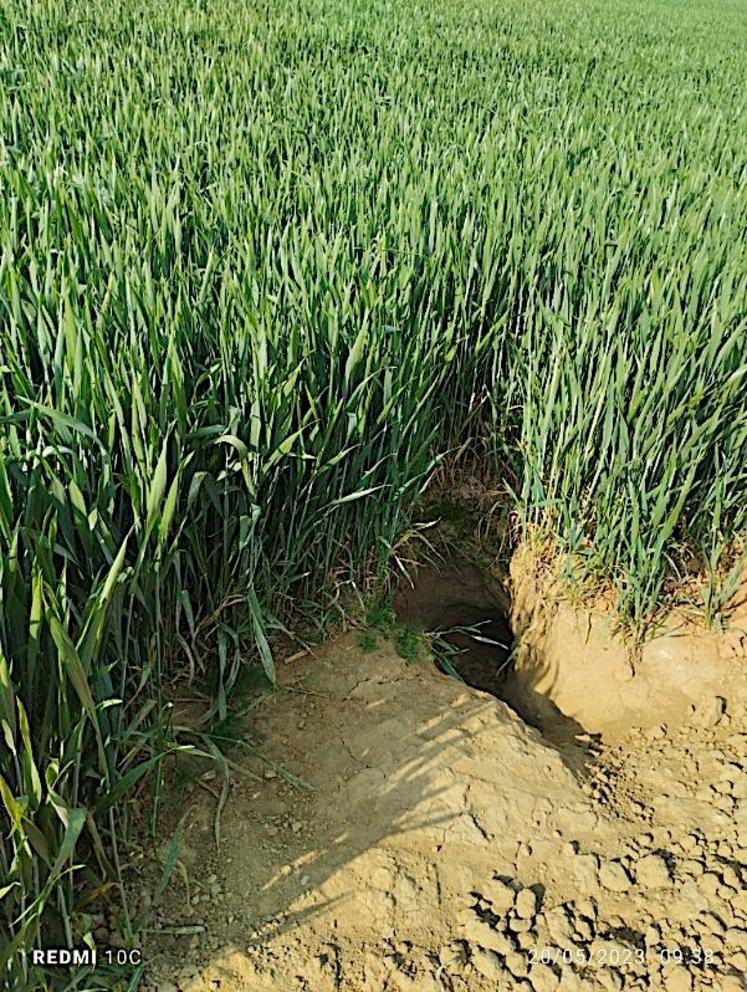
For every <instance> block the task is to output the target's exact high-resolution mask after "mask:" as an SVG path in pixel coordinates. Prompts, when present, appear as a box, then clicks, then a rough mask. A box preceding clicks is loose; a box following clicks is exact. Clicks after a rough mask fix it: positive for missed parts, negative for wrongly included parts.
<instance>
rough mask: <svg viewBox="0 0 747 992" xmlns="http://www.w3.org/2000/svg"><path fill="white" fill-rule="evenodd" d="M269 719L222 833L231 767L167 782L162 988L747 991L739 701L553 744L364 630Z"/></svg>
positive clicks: (157, 941) (257, 722)
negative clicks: (184, 783)
mask: <svg viewBox="0 0 747 992" xmlns="http://www.w3.org/2000/svg"><path fill="white" fill-rule="evenodd" d="M589 691H593V685H590V687H589ZM255 713H256V715H255V717H254V720H253V724H252V731H251V735H250V739H251V740H252V741H255V742H258V741H259V742H261V746H262V748H263V750H264V753H265V754H266V755H268V756H269V758H270V759H272V760H273V761H274V762H276V763H277V764H276V765H268V764H267V763H264V762H260V761H255V762H254V764H253V765H252V766H251V767H252V768H253V770H254V772H255V773H256V776H257V777H256V778H247V777H242V776H236V777H235V778H234V780H233V784H232V787H231V790H230V793H229V795H228V798H227V801H226V803H225V806H224V807H223V809H222V815H221V818H220V823H219V824H218V832H219V835H220V847H217V846H216V822H215V814H216V807H217V803H216V797H217V796H218V795H219V793H220V789H221V781H220V778H219V777H214V776H215V772H214V771H208V772H206V773H204V774H203V776H202V777H201V778H200V779H199V780H198V781H197V782H196V783H192V784H191V785H189V786H188V787H187V789H186V791H185V793H184V796H183V798H180V799H178V800H177V798H176V797H173V798H172V806H173V809H171V811H170V818H171V823H170V826H171V829H172V830H173V829H174V828H175V826H176V824H177V823H178V821H179V820H182V822H183V828H182V829H183V835H182V841H181V847H180V851H179V861H178V864H177V866H176V870H175V871H174V873H173V877H172V881H171V883H170V884H169V886H168V888H167V889H166V892H165V893H164V895H163V896H162V897H161V900H160V902H159V903H158V905H157V907H155V908H154V909H153V911H152V924H151V929H150V930H149V931H148V932H146V933H145V935H144V950H145V958H146V959H147V960H148V961H149V968H148V972H147V979H146V982H147V984H146V989H148V990H150V992H177V990H179V992H208V990H209V992H239V990H242V992H243V990H248V992H264V990H273V992H277V990H279V992H327V990H344V992H389V990H412V992H420V990H422V992H441V990H449V992H467V990H469V992H482V990H488V989H490V990H504V989H505V990H513V989H516V990H523V992H551V990H555V989H557V990H589V992H591V990H602V989H604V990H622V989H631V990H633V989H655V990H656V989H663V990H668V992H690V990H698V989H712V990H714V992H738V990H742V989H744V988H745V987H747V986H746V985H745V980H744V977H743V976H744V975H745V973H747V867H745V862H746V861H747V776H746V775H745V766H746V762H747V733H746V732H745V711H744V707H743V706H740V705H738V704H737V705H732V704H731V703H729V704H726V703H725V702H724V700H723V699H721V698H720V697H711V698H707V699H704V700H703V701H702V703H701V704H700V705H699V706H698V707H697V709H695V710H694V711H693V712H692V713H691V714H690V716H689V717H688V718H687V719H686V720H685V722H684V723H682V724H680V725H679V726H677V727H670V728H667V727H664V726H662V727H654V728H653V729H648V730H646V731H641V730H636V729H635V728H631V729H630V732H629V733H628V734H627V735H625V736H622V737H620V738H618V739H617V740H615V741H614V742H610V743H603V742H601V741H599V740H598V739H592V738H590V737H589V736H588V735H583V734H580V735H576V736H575V737H569V738H568V739H566V740H562V739H561V740H558V737H557V735H554V738H553V739H554V741H555V742H554V744H551V743H549V741H548V739H547V738H546V737H545V736H543V734H542V732H541V730H539V729H535V728H533V727H531V726H529V725H527V724H526V723H525V722H524V721H523V720H522V719H521V718H520V717H519V716H518V715H517V714H516V713H515V712H514V711H513V710H512V709H511V708H510V707H509V706H508V705H507V704H506V703H504V702H501V701H500V700H498V699H496V698H495V697H493V696H492V695H488V694H486V693H483V692H479V691H477V690H474V689H471V688H469V687H467V686H465V685H464V684H462V683H460V682H458V681H457V680H455V679H453V678H449V677H447V676H445V675H442V674H440V673H439V672H438V671H437V670H436V669H435V668H434V666H433V665H431V664H428V663H425V662H420V663H410V664H408V663H406V662H405V661H403V660H402V659H401V658H400V657H398V656H397V654H396V652H395V651H394V649H393V648H392V647H391V646H390V645H388V644H386V645H383V646H380V647H379V648H378V649H377V650H375V651H372V652H370V653H363V652H362V651H361V649H360V646H359V642H358V638H357V637H356V636H354V635H352V634H351V635H345V636H342V637H341V638H338V639H336V640H335V641H333V642H331V643H330V644H328V645H327V646H326V647H324V648H323V649H320V650H319V652H318V653H317V654H316V656H313V657H312V656H308V657H306V658H305V659H302V660H300V661H298V660H296V661H294V662H293V663H292V664H287V665H285V666H283V670H282V671H281V673H280V678H279V687H278V688H277V689H276V690H275V691H274V692H272V693H270V694H268V695H267V696H266V697H265V698H264V700H263V702H262V704H261V705H260V706H259V707H257V709H256V711H255ZM550 736H551V737H553V735H550ZM237 760H238V759H237ZM242 760H243V759H242ZM288 773H290V774H288ZM295 777H297V778H298V779H302V780H304V782H305V783H307V784H308V786H309V788H304V787H301V786H300V785H299V784H298V782H297V781H296V778H295ZM168 848H169V841H168V840H167V841H165V842H164V844H163V845H162V847H161V850H160V857H161V861H162V862H164V861H167V859H168V850H167V849H168ZM149 870H151V871H152V872H153V874H152V876H150V877H149V875H148V871H149ZM159 871H160V869H158V866H157V865H154V866H152V867H151V868H150V869H147V868H145V869H144V870H143V873H142V875H141V876H140V883H138V884H139V885H141V889H138V888H137V887H136V891H135V892H134V898H135V900H137V899H138V898H141V900H142V902H143V903H148V902H149V901H150V894H149V893H150V892H152V888H153V883H154V881H155V880H157V878H158V875H159Z"/></svg>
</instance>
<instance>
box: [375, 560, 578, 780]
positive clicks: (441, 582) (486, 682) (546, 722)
mask: <svg viewBox="0 0 747 992" xmlns="http://www.w3.org/2000/svg"><path fill="white" fill-rule="evenodd" d="M413 583H414V584H413V585H412V586H409V585H403V586H402V587H401V588H400V589H399V590H398V592H397V595H396V596H395V600H394V611H395V614H396V616H397V622H398V623H399V624H400V625H402V626H406V627H412V628H415V629H417V630H421V631H424V632H425V633H427V634H430V635H433V634H434V633H436V632H441V633H440V634H439V635H438V640H440V641H442V642H445V643H446V644H447V645H449V649H448V654H447V655H446V657H447V658H448V663H449V664H451V665H453V668H454V670H455V672H456V674H458V675H459V677H460V678H461V679H462V680H463V681H464V682H465V683H466V684H467V685H469V686H472V688H474V689H479V690H481V691H482V692H488V693H490V694H491V695H493V696H495V697H497V698H498V699H500V700H502V701H503V702H505V703H506V704H507V705H508V706H510V707H511V709H513V710H514V711H515V712H516V713H517V714H518V715H519V716H520V717H521V718H522V719H523V720H524V722H525V723H527V724H529V725H530V726H531V727H534V728H535V729H536V730H539V732H540V733H541V734H542V736H543V737H544V739H545V740H546V742H547V743H548V744H550V745H551V746H552V747H554V748H556V749H557V750H559V751H560V752H561V754H562V755H563V757H564V759H565V760H566V762H567V763H568V765H569V766H570V767H572V768H573V769H574V770H576V771H581V770H582V769H583V768H584V767H585V766H586V765H587V763H588V761H589V759H590V758H591V757H592V751H593V745H594V742H593V741H592V740H591V739H590V735H588V734H587V733H586V731H585V729H584V727H582V726H581V724H579V723H578V722H577V721H576V720H573V719H572V718H570V717H568V716H566V715H565V714H563V713H561V711H560V710H559V709H558V708H557V706H555V704H554V703H553V702H552V701H551V700H550V699H548V698H547V697H546V696H544V695H541V694H540V693H537V692H534V691H533V690H531V689H530V688H528V687H527V686H526V685H524V684H522V682H521V680H519V679H517V678H516V677H515V675H514V672H513V667H512V657H513V655H512V652H513V648H514V634H513V631H512V630H511V625H510V620H509V617H510V612H511V604H510V601H509V597H508V595H507V594H506V592H505V590H504V589H503V588H502V586H501V584H500V583H499V582H498V581H497V580H496V579H494V578H493V577H492V576H490V575H488V574H485V573H484V572H483V571H482V570H481V569H480V568H479V567H478V566H477V565H476V564H475V563H474V562H471V561H469V560H466V559H465V560H458V561H449V562H443V563H441V564H440V566H438V567H435V566H427V567H421V568H420V569H419V570H418V572H417V574H416V576H415V577H414V580H413ZM455 628H457V629H455ZM464 628H470V629H469V630H465V629H464ZM436 643H437V642H436V641H433V640H432V644H433V645H434V646H435V645H436ZM435 655H436V658H437V663H438V652H436V653H435ZM439 667H441V668H442V669H443V667H444V666H443V664H441V665H440V666H439ZM452 674H453V673H452ZM579 738H582V739H581V740H579Z"/></svg>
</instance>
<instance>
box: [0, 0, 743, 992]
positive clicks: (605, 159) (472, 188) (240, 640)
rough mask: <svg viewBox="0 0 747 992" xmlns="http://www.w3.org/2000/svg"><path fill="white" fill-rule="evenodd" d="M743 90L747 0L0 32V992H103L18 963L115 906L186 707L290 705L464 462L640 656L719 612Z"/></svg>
mask: <svg viewBox="0 0 747 992" xmlns="http://www.w3.org/2000/svg"><path fill="white" fill-rule="evenodd" d="M745 79H747V3H746V2H745V0H724V2H715V0H652V2H644V0H614V2H602V0H584V2H582V0H473V2H472V3H456V2H455V0H428V2H424V0H397V2H394V0H349V2H343V0H296V2H292V3H291V2H289V0H275V2H272V3H269V2H265V0H168V2H166V0H122V2H121V3H116V4H112V3H105V2H103V0H85V2H84V0H70V2H69V3H65V4H62V3H57V2H54V0H0V125H1V126H0V730H1V733H0V984H3V987H7V988H9V989H11V990H21V989H27V988H34V989H35V988H47V987H49V988H52V987H55V988H56V987H58V986H59V987H68V986H66V984H65V982H66V981H69V982H70V985H69V987H70V988H73V987H75V988H84V987H89V986H87V985H86V984H85V981H86V980H85V979H84V978H77V979H75V981H77V982H78V984H74V981H73V976H71V975H68V976H67V978H65V976H64V975H63V974H61V973H58V972H55V973H52V972H49V973H45V972H43V971H41V970H39V969H35V968H34V967H33V966H32V964H31V961H30V957H29V956H28V955H24V954H23V953H22V952H23V951H24V950H28V949H30V948H32V947H34V946H39V945H40V944H44V943H45V942H46V943H49V942H50V940H53V941H56V942H57V943H63V944H64V943H67V942H68V941H70V942H74V940H73V937H74V934H73V928H74V927H77V926H79V925H80V921H81V920H83V921H84V922H85V912H86V899H90V897H91V895H92V894H95V892H96V891H97V890H98V889H99V887H100V886H102V885H106V884H107V883H110V882H113V883H114V885H115V889H114V890H110V891H113V892H114V893H116V886H117V885H118V883H119V879H120V878H121V873H122V867H121V866H122V863H123V861H124V859H126V853H127V841H128V836H129V829H130V827H129V803H128V800H129V797H130V796H131V795H132V793H133V790H134V789H135V788H136V787H137V786H139V785H140V784H141V783H142V782H147V781H148V779H155V780H156V786H155V787H154V789H155V795H156V796H158V787H157V779H158V775H159V769H160V767H161V761H162V758H163V755H164V754H165V753H167V752H168V751H169V750H170V749H173V748H175V747H177V746H178V742H177V741H175V740H174V739H173V736H172V734H171V731H170V728H169V724H168V719H167V714H166V713H165V711H164V709H163V706H162V704H161V698H162V696H161V689H162V687H163V686H164V685H165V684H166V683H167V682H168V681H169V680H171V679H173V678H174V677H175V676H176V675H178V674H179V673H185V672H187V671H195V672H197V673H198V675H201V676H202V677H205V678H207V679H208V681H209V682H210V684H211V685H213V686H214V687H215V691H216V694H217V705H218V710H219V713H221V714H225V712H226V705H227V704H226V700H227V699H228V698H229V697H230V691H231V688H232V686H233V685H234V683H235V681H236V679H237V676H238V674H239V670H240V666H241V665H242V664H244V663H245V662H247V661H249V662H251V661H252V659H256V661H257V662H258V663H261V664H262V665H263V666H264V668H265V671H266V673H267V675H268V676H269V677H270V678H272V676H273V654H272V644H273V638H275V637H276V635H277V634H278V632H279V631H280V630H282V629H283V628H284V627H287V628H292V627H293V625H298V624H304V625H306V627H307V628H309V627H310V628H311V629H316V630H318V631H320V632H321V631H323V630H324V629H325V627H327V626H328V624H329V623H330V621H332V620H335V619H337V615H336V614H335V611H334V609H333V608H332V607H331V606H330V603H332V602H333V600H334V597H335V594H336V593H338V592H340V590H343V592H344V591H345V590H348V591H349V590H350V589H352V588H353V587H354V586H359V585H360V584H361V583H362V581H363V580H364V578H366V577H370V576H372V575H373V576H376V575H382V574H384V573H385V571H386V569H387V566H388V562H389V561H390V559H391V554H392V549H393V547H394V546H395V544H396V542H397V541H398V539H399V538H400V537H401V535H402V534H403V533H404V532H405V531H406V529H407V528H408V526H409V525H410V524H411V522H412V520H413V514H414V512H415V508H416V506H417V503H418V498H419V496H420V495H421V494H422V493H423V491H424V490H425V489H426V488H427V487H428V484H429V481H430V479H431V477H432V475H433V473H434V471H435V470H436V469H437V467H438V466H439V464H441V462H442V460H443V459H444V458H446V459H448V458H450V457H451V456H452V454H453V452H454V451H455V450H457V449H459V448H460V447H461V446H464V445H466V446H467V447H468V448H470V447H474V449H475V450H479V452H480V455H479V457H480V459H481V461H482V462H484V468H485V470H486V472H487V473H489V474H491V475H492V476H493V477H494V478H495V479H497V480H499V482H500V481H501V480H502V481H503V482H505V484H506V487H507V497H506V498H507V499H508V500H509V501H510V504H511V506H512V507H513V508H514V509H515V510H516V513H517V519H518V520H519V521H520V527H522V528H523V529H525V530H526V528H531V529H532V532H533V533H536V532H539V533H541V534H542V535H544V537H545V538H546V539H548V540H550V541H552V542H554V544H555V545H556V546H557V548H558V549H559V550H560V551H561V552H567V553H569V554H570V555H572V556H573V560H574V562H575V567H576V568H577V570H578V571H579V572H580V573H581V574H583V575H584V576H586V577H587V578H590V579H592V580H594V581H597V582H599V583H600V584H603V585H605V586H606V587H607V588H609V589H612V590H613V591H614V594H615V596H616V598H617V608H618V611H619V614H620V617H621V618H622V620H623V621H624V623H625V624H627V625H628V626H629V628H630V629H631V630H632V631H634V632H638V633H639V634H642V633H643V632H644V631H645V629H646V624H647V622H648V620H649V618H650V617H651V616H652V615H653V614H654V612H655V610H656V609H657V607H659V606H660V605H661V604H662V603H663V602H664V601H665V598H666V596H667V595H668V594H669V593H668V590H670V589H671V588H674V587H676V585H677V582H678V579H679V578H680V576H681V573H682V569H683V568H684V567H687V568H688V569H689V570H690V572H693V570H694V571H695V572H700V573H701V574H702V575H703V576H704V577H705V579H706V581H705V585H704V588H705V589H706V593H705V594H704V596H703V602H702V604H701V605H702V610H703V612H704V615H705V616H706V617H707V618H708V619H714V618H717V616H718V610H719V605H720V604H721V603H722V601H723V597H724V596H725V595H726V591H725V590H727V587H728V578H729V575H730V574H732V572H733V567H734V563H735V561H737V562H738V561H739V553H740V549H741V548H742V546H743V542H744V538H745V533H746V532H747V500H746V499H745V491H746V483H747V402H746V400H745V396H746V395H747V389H746V387H747V86H745ZM206 747H207V745H206ZM208 750H209V748H208ZM122 912H123V914H124V916H125V919H124V922H123V927H124V929H125V930H126V927H127V925H128V921H127V919H126V907H125V908H124V909H123V910H122ZM114 980H115V979H114V978H113V979H112V981H114ZM55 983H57V984H55ZM81 983H82V984H81ZM90 987H93V986H90ZM95 987H101V986H95ZM123 987H128V988H132V989H135V988H137V975H136V976H135V977H134V978H133V979H132V980H131V983H130V984H129V985H128V986H123Z"/></svg>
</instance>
